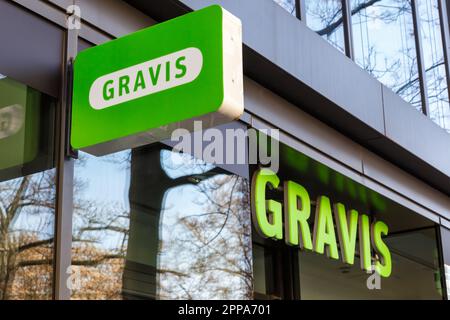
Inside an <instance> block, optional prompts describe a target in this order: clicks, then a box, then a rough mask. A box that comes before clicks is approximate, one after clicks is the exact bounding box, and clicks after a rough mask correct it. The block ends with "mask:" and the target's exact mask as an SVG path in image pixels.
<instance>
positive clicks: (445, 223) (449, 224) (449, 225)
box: [441, 218, 450, 258]
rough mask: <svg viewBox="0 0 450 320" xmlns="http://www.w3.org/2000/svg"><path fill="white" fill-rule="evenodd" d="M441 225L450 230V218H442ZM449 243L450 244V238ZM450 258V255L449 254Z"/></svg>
mask: <svg viewBox="0 0 450 320" xmlns="http://www.w3.org/2000/svg"><path fill="white" fill-rule="evenodd" d="M441 225H442V226H444V227H446V228H447V229H448V230H449V231H450V220H447V219H444V218H441ZM449 244H450V239H449ZM449 258H450V256H449Z"/></svg>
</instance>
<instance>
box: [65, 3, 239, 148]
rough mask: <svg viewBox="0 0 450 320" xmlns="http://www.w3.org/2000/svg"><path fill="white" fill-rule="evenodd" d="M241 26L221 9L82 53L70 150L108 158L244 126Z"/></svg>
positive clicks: (210, 9)
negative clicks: (180, 135)
mask: <svg viewBox="0 0 450 320" xmlns="http://www.w3.org/2000/svg"><path fill="white" fill-rule="evenodd" d="M243 105H244V103H243V73H242V26H241V22H240V20H239V19H238V18H236V17H234V16H233V15H231V14H230V13H228V12H227V11H225V10H224V9H222V8H221V7H220V6H217V5H214V6H210V7H207V8H205V9H202V10H199V11H195V12H192V13H189V14H186V15H184V16H181V17H178V18H175V19H173V20H169V21H167V22H164V23H160V24H158V25H155V26H153V27H150V28H147V29H144V30H141V31H138V32H136V33H133V34H131V35H128V36H125V37H122V38H119V39H117V40H113V41H110V42H108V43H105V44H102V45H99V46H97V47H93V48H89V49H86V50H84V51H82V52H80V53H79V54H78V56H77V58H76V60H75V63H74V84H73V101H72V128H71V144H72V147H73V148H75V149H80V150H83V151H86V152H89V153H91V154H94V155H104V154H109V153H112V152H116V151H120V150H123V149H128V148H133V147H137V146H140V145H144V144H148V143H151V142H154V141H159V140H162V139H166V138H169V137H170V136H171V133H172V131H173V130H174V129H177V128H184V129H188V130H189V131H192V130H193V124H194V121H196V120H197V121H202V124H203V128H207V127H212V126H216V125H220V124H223V123H226V122H230V121H232V120H234V119H237V118H238V117H239V116H240V115H241V114H242V112H243V109H244V107H243Z"/></svg>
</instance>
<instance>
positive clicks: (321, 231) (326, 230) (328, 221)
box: [313, 196, 339, 259]
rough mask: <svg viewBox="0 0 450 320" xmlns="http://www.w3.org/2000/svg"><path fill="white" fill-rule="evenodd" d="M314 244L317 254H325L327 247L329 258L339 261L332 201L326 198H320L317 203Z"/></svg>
mask: <svg viewBox="0 0 450 320" xmlns="http://www.w3.org/2000/svg"><path fill="white" fill-rule="evenodd" d="M313 242H314V251H315V252H317V253H320V254H323V253H324V249H325V245H326V246H327V248H326V253H327V256H328V257H330V258H332V259H339V253H338V248H337V242H336V235H335V233H334V223H333V215H332V213H331V204H330V199H329V198H328V197H326V196H320V197H319V198H318V199H317V202H316V217H315V221H314V240H313Z"/></svg>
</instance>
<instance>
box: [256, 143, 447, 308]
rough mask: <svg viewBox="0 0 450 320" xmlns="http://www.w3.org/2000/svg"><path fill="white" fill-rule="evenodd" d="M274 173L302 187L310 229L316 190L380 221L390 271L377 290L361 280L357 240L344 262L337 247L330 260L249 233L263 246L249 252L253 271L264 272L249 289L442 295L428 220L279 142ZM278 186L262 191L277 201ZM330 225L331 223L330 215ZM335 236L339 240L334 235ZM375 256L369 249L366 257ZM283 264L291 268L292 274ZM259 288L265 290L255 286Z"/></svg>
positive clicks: (348, 295) (329, 295)
mask: <svg viewBox="0 0 450 320" xmlns="http://www.w3.org/2000/svg"><path fill="white" fill-rule="evenodd" d="M277 175H278V177H279V178H280V181H286V180H290V181H294V182H297V183H300V184H301V185H302V186H303V187H304V188H305V189H306V190H307V191H308V194H309V197H310V199H311V215H310V218H309V219H308V223H309V229H310V231H311V232H313V230H314V220H315V217H314V212H316V201H315V200H316V199H317V198H318V196H320V195H326V196H327V197H329V198H330V200H331V202H332V204H336V203H342V204H344V205H345V208H346V209H347V210H350V209H354V210H356V211H358V212H359V214H367V215H369V216H370V219H371V220H372V221H375V220H380V221H383V222H385V223H386V224H387V226H388V228H389V232H388V235H387V236H386V237H383V239H384V242H385V243H386V245H387V247H388V248H389V250H390V253H391V256H392V274H391V275H390V277H388V278H381V280H380V281H381V282H380V283H381V289H380V290H370V289H369V287H368V286H367V281H368V278H369V276H370V274H367V273H366V272H364V271H362V270H361V267H360V261H359V256H360V255H359V244H358V243H356V246H355V250H356V254H355V261H354V264H353V265H348V264H345V263H344V262H342V260H341V258H342V256H341V252H339V258H340V259H339V260H333V259H330V258H328V257H327V256H326V254H323V255H321V254H316V253H314V252H311V251H301V250H299V249H298V248H297V247H289V246H286V244H285V243H284V241H283V240H281V241H273V240H270V239H265V240H262V239H259V237H257V236H255V233H254V239H253V240H254V241H255V242H257V245H258V246H263V247H264V249H263V250H260V249H258V251H257V249H255V250H254V251H255V253H258V252H259V254H258V256H256V257H255V268H256V271H258V272H259V273H262V272H264V273H265V276H263V275H261V274H257V273H255V281H256V280H257V281H258V283H256V282H255V290H256V289H258V290H260V291H259V292H257V293H262V294H264V293H266V295H267V292H269V294H270V295H273V296H280V297H282V298H286V295H287V298H300V299H442V286H441V283H442V277H441V273H440V259H439V250H438V243H439V242H438V236H437V234H436V226H435V223H434V222H433V221H430V220H428V219H426V218H424V217H423V216H421V215H419V214H417V213H415V212H413V211H411V210H409V209H407V208H405V207H403V206H401V205H399V204H398V203H396V202H394V201H392V200H390V199H389V198H386V197H384V196H383V195H381V194H378V193H376V192H375V191H373V190H370V189H368V188H367V187H365V186H364V185H361V184H359V183H358V182H356V181H354V180H352V179H350V178H348V177H346V176H344V175H342V174H340V173H338V172H335V171H334V170H332V169H330V168H329V167H326V166H325V165H323V164H321V163H319V162H317V161H315V160H313V159H311V158H309V157H308V156H306V155H304V154H302V153H300V152H298V151H296V150H294V149H292V148H291V147H288V146H286V145H284V144H281V145H280V170H279V172H278V173H277ZM284 192H285V191H284ZM284 192H283V190H279V189H274V190H270V191H267V198H268V199H273V200H275V201H278V202H280V203H282V202H283V198H284ZM334 220H335V219H334ZM334 227H335V228H337V225H336V222H335V221H334ZM357 233H358V231H357ZM356 239H357V240H358V235H356ZM336 241H337V243H338V244H339V237H338V236H337V239H336ZM270 246H272V248H270ZM255 248H258V247H256V246H255ZM261 251H264V252H261ZM283 251H284V252H283ZM270 253H272V254H273V255H274V256H276V255H278V256H276V257H275V259H274V260H272V261H274V262H275V263H273V264H272V265H273V266H274V268H270V264H269V263H268V262H270V261H267V258H268V257H269V256H270ZM263 256H264V257H265V258H266V261H265V263H264V260H263V258H262V257H263ZM375 257H376V253H375V252H374V251H373V250H372V258H375ZM296 261H297V262H298V263H295V262H296ZM289 270H292V276H291V275H290V271H289ZM256 275H258V277H256ZM271 279H276V281H275V283H274V284H275V286H274V287H273V289H271V288H270V287H271V286H272V282H271ZM278 283H282V284H285V285H286V284H290V283H294V284H295V285H294V288H292V290H291V288H290V287H289V286H288V287H287V288H282V290H281V291H280V290H279V288H278V290H277V288H276V285H277V284H278ZM268 288H269V289H268ZM263 290H265V291H266V292H261V291H263ZM277 291H278V292H277ZM280 292H281V295H280Z"/></svg>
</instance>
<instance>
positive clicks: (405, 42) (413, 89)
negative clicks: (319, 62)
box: [351, 0, 422, 110]
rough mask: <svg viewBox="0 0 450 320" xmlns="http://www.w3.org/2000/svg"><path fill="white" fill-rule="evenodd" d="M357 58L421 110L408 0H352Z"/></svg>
mask: <svg viewBox="0 0 450 320" xmlns="http://www.w3.org/2000/svg"><path fill="white" fill-rule="evenodd" d="M351 9H352V25H353V42H354V53H355V60H356V62H357V63H358V64H359V65H360V66H361V67H363V68H364V69H365V70H367V71H368V72H369V73H371V74H372V75H373V76H374V77H375V78H377V79H378V80H379V81H381V82H382V83H383V84H384V85H386V86H387V87H389V88H390V89H392V90H393V91H394V92H395V93H397V94H398V95H400V96H401V97H402V98H403V99H404V100H406V101H407V102H409V103H411V104H412V105H413V106H414V107H415V108H416V109H417V110H421V108H422V102H421V96H420V83H419V77H418V67H417V56H416V47H415V40H414V27H413V20H412V8H411V3H410V1H409V0H378V1H368V0H351Z"/></svg>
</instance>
